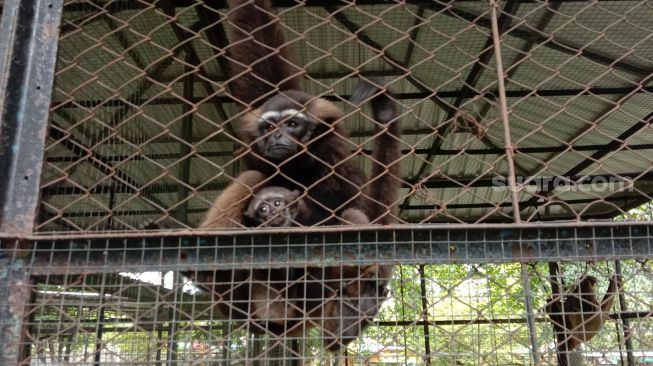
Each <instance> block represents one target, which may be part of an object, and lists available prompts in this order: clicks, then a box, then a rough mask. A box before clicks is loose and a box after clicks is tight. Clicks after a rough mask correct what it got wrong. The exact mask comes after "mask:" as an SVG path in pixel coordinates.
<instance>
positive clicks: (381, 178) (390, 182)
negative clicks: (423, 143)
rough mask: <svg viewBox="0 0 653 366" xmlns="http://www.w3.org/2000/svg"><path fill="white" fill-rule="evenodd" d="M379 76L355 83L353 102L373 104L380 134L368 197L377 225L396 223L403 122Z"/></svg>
mask: <svg viewBox="0 0 653 366" xmlns="http://www.w3.org/2000/svg"><path fill="white" fill-rule="evenodd" d="M384 84H385V83H384V82H383V81H381V80H378V79H371V82H370V81H366V80H361V81H360V82H359V83H358V85H356V87H355V89H354V91H353V93H352V96H351V99H350V101H351V102H352V103H354V104H357V105H358V104H361V103H363V102H367V101H369V102H370V103H371V104H372V112H373V114H374V120H375V121H376V122H377V125H376V129H377V130H378V131H381V133H380V134H379V135H378V136H376V138H375V139H374V148H373V152H372V175H371V179H370V182H369V184H368V189H367V196H368V197H369V198H370V200H371V202H370V204H369V205H370V207H369V209H368V210H367V211H368V214H369V218H370V220H371V221H372V223H374V224H382V225H387V224H392V223H396V222H397V203H398V200H399V189H400V188H401V179H400V174H401V169H400V166H399V159H400V158H401V121H400V118H399V105H398V104H397V102H395V100H394V98H393V96H392V94H391V93H390V91H389V90H388V89H387V87H386V86H385V85H384Z"/></svg>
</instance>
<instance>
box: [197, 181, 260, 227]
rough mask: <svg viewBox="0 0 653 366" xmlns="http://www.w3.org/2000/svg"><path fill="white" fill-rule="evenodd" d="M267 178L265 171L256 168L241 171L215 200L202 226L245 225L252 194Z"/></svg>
mask: <svg viewBox="0 0 653 366" xmlns="http://www.w3.org/2000/svg"><path fill="white" fill-rule="evenodd" d="M265 178H266V177H265V175H264V174H263V173H261V172H258V171H256V170H247V171H244V172H242V173H240V175H239V176H238V178H236V180H235V181H234V182H233V183H231V184H230V185H229V187H227V189H225V190H224V191H223V192H222V193H221V194H220V196H219V197H218V198H217V199H216V200H215V202H213V205H212V206H211V208H210V209H209V212H207V213H206V216H205V218H204V221H203V222H202V224H201V225H200V228H201V229H211V228H214V229H217V228H234V227H243V225H242V223H243V218H244V217H243V215H244V213H245V209H246V208H247V205H248V204H249V201H250V199H251V197H252V195H253V194H254V193H255V192H256V190H257V189H258V188H261V187H260V185H261V183H262V182H263V181H264V180H265Z"/></svg>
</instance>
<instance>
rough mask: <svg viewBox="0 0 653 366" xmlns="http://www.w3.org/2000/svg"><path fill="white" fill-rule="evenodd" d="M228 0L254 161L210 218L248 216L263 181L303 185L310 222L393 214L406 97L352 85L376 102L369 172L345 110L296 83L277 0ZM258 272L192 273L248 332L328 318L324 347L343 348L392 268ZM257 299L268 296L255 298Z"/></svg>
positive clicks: (235, 92) (212, 221) (210, 221)
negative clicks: (359, 161)
mask: <svg viewBox="0 0 653 366" xmlns="http://www.w3.org/2000/svg"><path fill="white" fill-rule="evenodd" d="M228 4H229V13H228V21H229V24H230V25H231V27H232V28H233V31H232V37H231V42H230V47H229V48H228V49H227V55H228V60H229V62H230V72H231V76H232V78H233V79H232V81H231V82H230V85H229V88H230V90H231V95H232V96H233V97H234V98H235V99H236V102H237V103H239V104H240V106H241V107H242V108H243V109H244V111H243V112H244V113H243V115H242V116H241V119H240V122H239V126H240V128H239V132H240V136H241V140H242V141H243V143H244V144H245V147H246V148H250V151H249V152H248V153H247V154H246V155H245V156H244V160H245V162H246V163H247V166H248V168H249V169H250V170H248V171H245V172H243V173H241V175H240V176H239V177H238V178H237V179H236V181H235V182H234V183H232V184H231V185H230V186H229V187H228V188H227V189H226V190H225V191H224V192H222V194H221V195H220V196H219V197H218V198H217V199H216V200H215V202H214V203H213V206H212V207H211V209H210V210H209V212H208V213H207V216H206V218H205V220H204V221H203V223H202V225H201V227H202V228H229V227H239V226H240V227H242V223H243V219H244V212H245V209H246V207H247V205H248V202H249V199H250V198H251V196H252V195H253V194H255V193H256V192H257V191H258V190H259V189H261V188H263V187H266V186H279V187H284V188H286V189H289V190H295V189H298V190H300V191H301V192H304V193H303V196H302V199H303V200H304V201H305V203H306V204H307V206H308V214H307V215H306V217H301V218H300V217H299V216H298V221H299V223H300V224H302V225H321V224H332V223H343V222H344V223H354V224H365V223H373V224H392V223H394V222H396V206H397V202H398V195H399V188H400V185H401V181H400V180H399V174H400V172H399V163H398V162H399V159H400V158H401V156H400V155H401V153H400V122H399V120H398V116H399V111H398V106H397V104H396V103H395V102H394V101H393V99H392V97H391V96H390V95H389V93H388V92H387V90H386V88H385V86H383V85H379V84H378V83H372V82H362V83H359V85H358V86H357V87H356V90H355V91H354V92H353V94H352V95H353V98H352V102H353V103H354V104H356V105H360V104H361V103H365V102H370V103H371V106H372V110H373V114H374V122H375V124H376V126H377V130H378V133H377V135H376V136H375V138H374V149H373V154H372V159H373V162H374V163H373V168H372V179H369V180H368V178H367V176H366V174H365V172H363V171H362V170H361V169H360V168H359V167H358V166H357V165H356V164H355V163H354V162H353V161H352V160H351V159H352V156H351V154H350V150H351V146H352V145H351V144H350V143H349V142H348V133H347V131H346V130H345V128H344V123H343V121H342V119H343V116H344V113H343V112H342V111H341V110H340V109H339V108H338V107H337V106H336V105H334V104H333V103H331V102H329V101H327V100H326V99H323V98H319V97H314V96H310V95H308V94H306V93H304V92H302V91H300V90H299V89H300V88H301V85H300V84H301V76H302V75H303V71H302V70H301V69H299V68H297V67H295V66H293V64H292V63H291V62H289V61H288V60H289V57H288V56H289V52H288V50H287V47H285V46H286V43H285V41H284V38H283V34H282V31H281V27H280V26H279V21H278V19H277V17H276V16H275V15H274V13H273V12H272V8H271V6H270V2H269V1H266V0H250V1H245V0H229V1H228ZM269 112H271V113H269ZM282 112H283V113H282ZM286 112H289V113H286ZM266 113H267V114H266ZM266 116H272V117H274V118H267V119H266V118H264V117H266ZM257 271H258V270H257ZM260 271H264V272H256V271H245V270H235V271H216V272H199V273H196V274H195V277H196V280H198V281H199V282H200V283H201V282H204V284H203V285H202V287H203V288H205V289H209V290H210V291H213V293H214V297H215V299H216V300H217V302H218V304H217V305H218V309H219V310H220V311H221V312H222V313H223V314H224V315H225V316H227V317H228V318H229V319H242V320H244V321H247V322H248V323H249V329H250V330H251V331H254V332H271V333H273V334H286V335H288V334H299V333H298V332H304V331H306V329H307V328H311V327H314V326H320V327H321V329H322V334H323V344H324V347H325V348H326V349H329V350H336V349H338V348H340V347H342V346H345V345H346V344H347V343H349V342H350V341H352V340H353V339H355V338H356V337H358V336H359V335H360V333H361V331H362V330H363V329H364V328H365V327H366V326H368V325H369V324H370V321H371V320H372V319H373V318H374V316H376V314H377V313H378V310H379V308H380V306H381V304H382V302H383V301H384V299H385V296H386V294H387V285H388V282H389V280H390V278H391V276H392V271H393V267H392V266H382V265H374V266H367V267H358V266H339V267H326V268H306V269H287V270H286V269H283V270H281V269H270V270H260ZM274 279H279V281H280V282H279V281H275V280H274ZM248 281H249V282H248ZM266 281H267V282H266ZM284 281H285V282H284ZM250 282H253V283H250ZM252 291H253V292H255V293H254V294H252ZM270 294H272V295H270ZM255 300H256V301H255ZM250 302H251V303H254V302H259V303H262V306H257V305H253V306H251V307H248V303H250ZM268 305H269V306H268ZM266 306H268V307H266ZM269 308H273V309H272V310H270V311H263V310H261V309H269ZM279 314H284V317H281V318H279V316H278V315H279Z"/></svg>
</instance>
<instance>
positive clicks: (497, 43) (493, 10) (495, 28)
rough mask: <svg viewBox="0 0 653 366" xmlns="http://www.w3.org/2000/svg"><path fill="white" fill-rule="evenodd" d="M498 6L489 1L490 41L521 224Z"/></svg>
mask: <svg viewBox="0 0 653 366" xmlns="http://www.w3.org/2000/svg"><path fill="white" fill-rule="evenodd" d="M498 7H499V5H498V4H497V2H496V0H490V16H491V18H492V19H491V20H492V40H493V42H494V56H495V59H496V64H497V83H498V86H499V88H498V92H499V102H500V104H501V119H502V120H503V142H504V144H505V149H506V160H507V162H508V181H509V184H510V194H511V199H512V209H513V211H517V212H513V215H514V220H515V223H516V224H519V223H520V222H521V215H520V213H519V212H518V211H519V192H518V190H517V179H516V177H515V163H514V161H513V151H512V142H511V139H510V121H509V119H508V101H507V99H506V86H505V83H504V80H503V78H504V74H503V59H502V58H501V35H500V34H499V24H498V21H497V8H498Z"/></svg>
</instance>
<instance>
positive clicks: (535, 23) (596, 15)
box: [38, 0, 653, 232]
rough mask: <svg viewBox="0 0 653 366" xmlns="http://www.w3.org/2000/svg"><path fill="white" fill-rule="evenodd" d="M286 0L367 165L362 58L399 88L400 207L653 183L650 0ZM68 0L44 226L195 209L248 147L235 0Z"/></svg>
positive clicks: (594, 205) (593, 192)
mask: <svg viewBox="0 0 653 366" xmlns="http://www.w3.org/2000/svg"><path fill="white" fill-rule="evenodd" d="M274 6H275V9H276V10H277V12H278V13H279V17H280V19H281V22H282V28H283V30H284V33H285V37H286V41H287V43H288V44H290V45H291V46H292V49H293V51H294V52H293V53H294V55H295V56H296V57H295V59H296V60H295V63H296V64H297V65H298V66H299V67H300V68H303V69H305V70H306V77H305V80H304V88H305V90H306V91H307V92H309V93H312V94H314V95H317V96H323V97H326V98H327V99H330V100H332V101H333V102H334V103H336V104H337V105H338V106H340V107H342V108H343V109H345V111H347V112H348V113H349V114H348V115H349V117H348V118H347V120H346V124H347V126H348V127H349V128H350V130H351V134H350V137H349V139H350V141H351V142H352V144H351V148H352V153H356V154H358V155H357V157H356V159H357V160H356V161H358V163H359V165H360V166H361V167H362V168H363V169H364V170H366V171H368V172H369V168H370V164H371V161H370V158H369V150H370V149H371V146H372V144H371V143H372V140H373V138H372V137H373V136H374V132H373V129H374V124H373V123H371V122H370V118H371V116H370V113H371V112H370V111H368V110H367V109H366V108H363V110H362V111H357V110H355V109H354V108H353V107H352V106H351V105H350V104H348V103H347V102H345V100H346V99H347V98H348V96H349V95H350V94H351V92H352V89H353V86H354V85H355V83H356V81H357V78H358V75H364V76H366V77H372V76H376V77H383V78H385V80H387V81H388V82H389V85H390V87H391V88H392V89H393V90H394V91H395V94H396V100H397V101H398V102H399V103H400V104H401V106H402V113H404V114H403V116H402V126H403V128H402V130H403V135H402V151H403V154H404V157H403V158H402V160H401V161H400V164H401V167H402V170H401V179H402V182H403V188H402V190H401V195H400V197H401V202H399V206H400V209H399V214H400V221H401V222H405V223H446V222H458V223H463V222H467V223H478V222H488V223H491V222H515V221H517V220H523V221H538V220H551V219H570V220H587V219H596V218H614V217H617V216H622V217H623V216H629V215H628V214H627V212H628V211H629V210H630V209H633V208H635V207H638V206H640V205H642V204H644V203H646V202H649V201H650V200H651V191H652V189H653V188H652V187H651V185H650V176H651V164H650V161H651V158H652V157H651V154H650V151H651V148H652V147H653V145H651V142H652V141H651V136H652V134H651V127H650V121H651V115H650V113H651V109H650V105H651V102H652V99H653V98H652V96H651V89H650V85H651V80H650V75H651V70H653V55H652V54H651V52H652V51H651V50H652V49H653V44H652V42H653V41H652V40H651V37H652V34H653V32H652V29H651V24H650V22H649V20H650V19H651V16H653V7H652V6H651V3H650V2H648V1H601V2H584V1H570V2H543V1H529V2H518V1H504V2H497V3H494V2H490V3H488V2H484V1H458V2H443V1H415V2H412V1H411V2H408V3H397V4H395V3H385V2H383V3H381V2H379V3H378V4H376V3H374V1H367V2H364V3H361V4H357V5H353V4H349V3H338V2H334V3H333V4H324V3H323V2H310V1H309V2H307V4H306V5H303V4H299V3H296V2H293V1H276V2H274ZM493 8H495V9H496V10H497V11H496V14H494V16H493V12H492V9H493ZM63 11H64V14H63V21H62V28H61V37H60V45H59V56H58V62H57V71H56V79H55V87H54V95H53V100H52V106H51V120H50V129H49V132H48V141H47V151H46V164H45V167H44V172H43V179H42V189H41V191H42V198H43V199H42V204H41V209H40V213H39V222H40V224H39V226H38V230H39V231H41V232H53V231H98V230H135V229H139V228H141V227H142V226H143V225H142V224H143V222H144V221H154V222H158V223H160V224H163V226H167V227H190V228H194V227H197V226H198V224H199V222H200V221H201V220H202V218H203V215H204V214H205V213H206V211H207V209H208V207H209V206H210V204H211V202H212V201H213V200H214V199H215V197H217V196H218V194H219V193H220V192H221V190H222V189H224V188H225V187H226V186H227V185H228V184H230V183H231V182H233V179H234V177H235V176H237V174H238V173H239V172H240V171H241V169H242V168H243V167H242V162H241V159H240V158H239V157H241V156H242V154H243V149H245V150H247V149H248V148H249V146H247V145H244V144H242V143H240V142H239V141H238V140H237V137H236V136H238V135H237V134H236V130H237V129H238V126H239V125H238V113H237V107H236V105H235V104H234V103H233V102H232V99H231V97H230V93H229V90H228V87H229V85H230V82H231V81H232V80H233V79H230V78H229V76H227V72H226V67H225V65H226V60H225V57H226V56H225V52H226V50H227V49H228V48H229V47H231V46H232V45H230V44H229V41H228V39H229V37H228V34H229V30H230V28H229V24H228V22H227V20H226V8H225V7H224V4H222V5H220V4H213V3H211V4H208V3H203V2H173V1H168V0H166V1H155V2H148V1H133V0H130V1H111V2H103V1H66V2H65V5H64V10H63ZM493 19H494V20H495V21H496V25H495V27H494V31H493V26H492V23H493V22H492V20H493ZM494 40H500V42H498V43H497V44H498V46H499V48H498V49H495V46H494ZM497 55H500V56H501V61H502V62H501V66H502V69H503V74H502V75H503V77H502V78H498V76H497V75H498V74H497V65H498V64H497V57H496V56H497ZM499 79H502V80H503V84H504V86H503V88H502V87H500V85H499V83H498V80H499ZM502 96H505V98H506V103H505V108H504V107H502V102H501V100H502ZM506 108H507V109H506ZM504 112H507V113H504ZM506 127H508V129H506ZM361 151H362V152H363V153H361ZM510 160H512V164H510V163H509V161H510ZM511 168H512V169H513V170H514V176H515V177H514V181H515V182H516V183H515V186H514V191H515V195H512V194H511V189H510V186H511V184H512V180H513V179H512V178H511V174H510V172H511ZM515 207H518V208H519V212H518V215H517V213H516V212H515ZM631 216H632V215H631Z"/></svg>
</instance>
